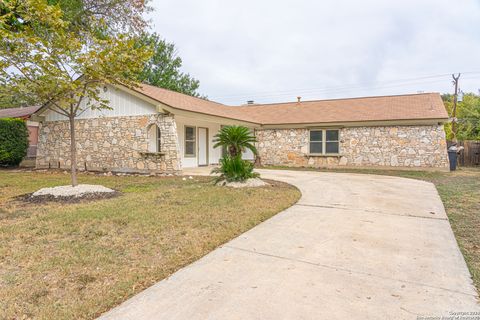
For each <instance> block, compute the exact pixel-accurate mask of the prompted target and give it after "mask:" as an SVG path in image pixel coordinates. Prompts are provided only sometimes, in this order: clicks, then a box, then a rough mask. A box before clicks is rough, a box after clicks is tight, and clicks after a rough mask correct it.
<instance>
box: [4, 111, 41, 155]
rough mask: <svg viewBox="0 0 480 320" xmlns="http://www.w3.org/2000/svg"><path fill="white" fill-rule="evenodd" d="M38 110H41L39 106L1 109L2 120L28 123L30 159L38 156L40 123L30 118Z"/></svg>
mask: <svg viewBox="0 0 480 320" xmlns="http://www.w3.org/2000/svg"><path fill="white" fill-rule="evenodd" d="M38 109H40V107H39V106H30V107H21V108H7V109H0V118H15V119H23V120H25V121H26V122H27V129H28V150H27V158H30V159H33V158H35V155H36V154H37V142H38V125H39V123H38V122H36V121H32V120H31V119H30V117H31V116H32V114H34V113H35V112H36V111H37V110H38Z"/></svg>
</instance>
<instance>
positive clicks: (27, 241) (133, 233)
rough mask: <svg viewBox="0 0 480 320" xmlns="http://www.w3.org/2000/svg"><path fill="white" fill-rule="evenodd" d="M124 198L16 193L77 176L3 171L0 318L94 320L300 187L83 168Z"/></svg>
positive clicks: (278, 206) (289, 200)
mask: <svg viewBox="0 0 480 320" xmlns="http://www.w3.org/2000/svg"><path fill="white" fill-rule="evenodd" d="M79 181H80V183H91V184H102V185H105V186H107V187H110V188H114V189H116V190H119V191H120V192H121V193H122V195H121V196H120V197H117V198H112V199H104V200H98V201H95V202H80V203H76V204H68V205H62V204H60V203H48V204H42V205H38V204H26V203H22V202H19V201H15V200H14V197H15V196H18V195H21V194H25V193H30V192H33V191H35V190H37V189H39V188H41V187H47V186H55V185H63V184H68V183H69V176H68V175H67V174H63V173H58V172H57V173H50V172H14V171H7V170H3V171H2V170H0V319H30V318H35V319H93V318H95V317H96V316H98V315H100V314H101V313H102V312H104V311H107V310H108V309H110V308H112V307H114V306H116V305H118V304H119V303H121V302H122V301H124V300H126V299H127V298H129V297H131V296H132V295H134V294H135V293H138V292H140V291H141V290H142V289H145V288H147V287H148V286H150V285H152V284H153V283H155V282H157V281H159V280H161V279H163V278H165V277H167V276H168V275H170V274H171V273H173V272H175V271H176V270H178V269H179V268H181V267H183V266H185V265H187V264H189V263H191V262H193V261H195V260H197V259H198V258H200V257H201V256H203V255H205V254H206V253H208V252H209V251H211V250H213V249H214V248H216V247H217V246H219V245H221V244H223V243H225V242H226V241H228V240H229V239H232V238H233V237H235V236H237V235H239V234H240V233H242V232H244V231H246V230H248V229H250V228H252V227H253V226H255V225H256V224H258V223H260V222H262V221H264V220H266V219H268V218H269V217H271V216H272V215H274V214H276V213H277V212H279V211H281V210H283V209H285V208H287V207H289V206H290V205H292V204H293V203H294V202H296V201H297V200H298V198H299V197H300V192H299V191H298V190H297V189H295V188H293V187H291V186H289V185H286V184H282V183H278V184H274V185H273V186H269V187H263V188H253V189H251V188H248V189H229V188H225V187H216V186H214V185H213V182H212V179H211V178H205V177H204V178H201V177H195V179H192V180H190V179H187V180H186V181H184V180H182V178H179V177H163V178H162V177H144V176H118V177H117V176H113V177H108V176H96V175H84V174H83V175H82V174H81V175H80V176H79Z"/></svg>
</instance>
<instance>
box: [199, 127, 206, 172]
mask: <svg viewBox="0 0 480 320" xmlns="http://www.w3.org/2000/svg"><path fill="white" fill-rule="evenodd" d="M198 165H199V166H207V165H208V129H207V128H198Z"/></svg>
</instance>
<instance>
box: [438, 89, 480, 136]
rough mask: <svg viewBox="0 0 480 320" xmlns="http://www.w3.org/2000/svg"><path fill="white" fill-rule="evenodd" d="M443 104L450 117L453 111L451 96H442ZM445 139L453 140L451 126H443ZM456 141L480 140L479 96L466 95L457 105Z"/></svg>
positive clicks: (448, 124)
mask: <svg viewBox="0 0 480 320" xmlns="http://www.w3.org/2000/svg"><path fill="white" fill-rule="evenodd" d="M442 99H443V102H444V103H445V106H446V108H447V111H448V114H449V115H450V116H451V115H452V111H453V95H451V94H444V95H442ZM445 132H446V134H447V139H449V140H451V139H453V134H452V124H451V123H447V124H445ZM457 139H458V140H480V96H479V95H476V94H474V93H467V94H465V95H464V96H463V101H461V102H458V103H457Z"/></svg>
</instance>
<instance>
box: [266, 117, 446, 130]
mask: <svg viewBox="0 0 480 320" xmlns="http://www.w3.org/2000/svg"><path fill="white" fill-rule="evenodd" d="M447 121H448V118H425V119H393V120H366V121H335V122H308V123H267V124H263V125H262V129H283V128H318V127H381V126H396V125H397V126H415V125H441V124H444V123H446V122H447Z"/></svg>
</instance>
